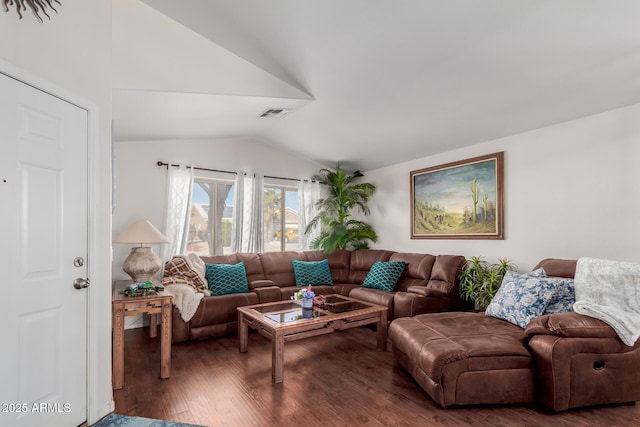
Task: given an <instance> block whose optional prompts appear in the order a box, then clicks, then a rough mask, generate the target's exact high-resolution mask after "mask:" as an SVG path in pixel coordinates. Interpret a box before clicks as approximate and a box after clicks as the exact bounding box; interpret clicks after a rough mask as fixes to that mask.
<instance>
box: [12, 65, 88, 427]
mask: <svg viewBox="0 0 640 427" xmlns="http://www.w3.org/2000/svg"><path fill="white" fill-rule="evenodd" d="M0 94H1V96H0V206H1V209H0V237H1V241H0V271H2V274H1V275H0V291H1V293H0V295H2V301H3V306H4V307H2V309H0V340H1V341H0V342H2V350H0V373H1V374H2V382H1V385H0V405H3V407H0V425H2V426H29V427H33V426H47V427H48V426H65V427H68V426H76V425H79V424H82V423H83V422H84V421H85V420H86V412H87V411H86V406H87V395H86V389H87V292H88V290H86V289H83V290H77V289H74V287H73V281H74V279H75V278H77V277H83V278H86V277H87V265H88V263H85V264H84V265H83V266H82V267H76V266H74V264H73V260H74V258H76V257H83V258H85V259H86V257H87V222H88V221H87V183H88V175H87V112H86V110H83V109H81V108H79V107H77V106H75V105H72V104H70V103H68V102H66V101H63V100H61V99H59V98H56V97H54V96H52V95H49V94H47V93H44V92H42V91H40V90H37V89H35V88H33V87H31V86H28V85H26V84H23V83H20V82H18V81H16V80H14V79H12V78H10V77H7V76H5V75H3V74H0Z"/></svg>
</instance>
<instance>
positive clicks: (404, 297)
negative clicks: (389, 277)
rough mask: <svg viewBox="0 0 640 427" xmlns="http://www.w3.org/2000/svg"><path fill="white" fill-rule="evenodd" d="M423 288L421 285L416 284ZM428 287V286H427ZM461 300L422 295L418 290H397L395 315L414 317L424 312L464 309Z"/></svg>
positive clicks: (394, 304) (396, 316)
mask: <svg viewBox="0 0 640 427" xmlns="http://www.w3.org/2000/svg"><path fill="white" fill-rule="evenodd" d="M416 287H417V288H421V286H416ZM425 289H426V288H425ZM462 309H463V307H462V304H461V302H460V300H456V299H453V298H445V297H439V298H434V297H433V296H426V295H421V294H419V293H416V292H396V294H395V295H394V297H393V317H394V319H397V318H398V317H412V316H415V315H418V314H423V313H439V312H442V311H457V310H462Z"/></svg>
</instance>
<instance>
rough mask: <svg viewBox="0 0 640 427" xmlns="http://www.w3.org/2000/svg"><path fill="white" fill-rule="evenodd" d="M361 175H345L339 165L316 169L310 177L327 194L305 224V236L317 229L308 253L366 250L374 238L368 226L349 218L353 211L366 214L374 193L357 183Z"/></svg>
mask: <svg viewBox="0 0 640 427" xmlns="http://www.w3.org/2000/svg"><path fill="white" fill-rule="evenodd" d="M363 176H364V174H363V173H362V172H360V171H359V170H356V171H354V172H351V173H349V172H347V171H345V170H343V169H342V162H338V163H337V164H336V170H330V169H320V171H319V172H318V173H317V174H315V175H313V176H312V177H311V179H312V180H314V181H318V182H319V183H320V184H321V185H322V186H324V187H326V189H327V190H328V192H327V193H328V195H327V197H325V198H321V199H319V200H318V201H317V202H316V208H317V209H318V214H317V215H316V216H315V217H314V218H313V219H312V220H311V221H310V222H309V224H308V225H307V227H306V229H305V234H307V235H309V234H310V233H311V231H312V230H313V229H314V228H315V227H320V233H319V235H318V237H316V238H315V239H313V240H312V241H311V245H310V246H311V248H312V249H322V250H323V251H325V252H326V253H331V252H333V251H335V250H336V249H348V250H353V249H366V248H368V247H369V242H375V241H376V240H377V239H378V235H377V234H376V232H375V231H374V230H373V228H372V227H371V225H369V224H368V223H366V222H364V221H361V220H357V219H354V218H352V216H351V215H352V213H354V211H356V212H357V211H359V212H361V213H362V214H363V215H365V216H366V215H368V214H369V208H368V207H367V202H368V201H369V199H370V198H371V196H372V195H373V193H374V192H375V190H376V187H375V185H373V184H371V183H366V182H358V180H359V179H360V178H362V177H363Z"/></svg>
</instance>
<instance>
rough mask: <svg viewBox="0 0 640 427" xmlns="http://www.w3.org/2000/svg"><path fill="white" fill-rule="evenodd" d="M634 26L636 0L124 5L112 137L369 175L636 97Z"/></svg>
mask: <svg viewBox="0 0 640 427" xmlns="http://www.w3.org/2000/svg"><path fill="white" fill-rule="evenodd" d="M639 23H640V2H639V1H637V0H616V1H615V2H612V1H610V0H563V1H557V0H536V1H533V0H522V1H512V0H481V1H477V0H446V1H443V0H397V1H389V0H322V1H318V0H269V1H264V0H215V1H211V0H180V1H175V0H143V1H142V2H138V1H137V0H136V1H131V0H114V16H113V25H114V47H113V58H114V103H113V110H114V122H115V139H116V140H125V141H126V140H145V139H184V138H229V137H255V138H259V139H263V140H265V142H267V143H269V144H272V145H274V146H278V147H282V148H283V149H286V150H290V151H292V152H295V153H297V154H299V155H300V156H303V157H306V158H309V159H312V160H316V161H319V162H322V163H324V164H327V165H332V164H334V162H335V161H337V160H344V161H346V162H348V164H350V165H352V166H354V167H358V168H361V169H364V170H368V169H374V168H378V167H383V166H386V165H390V164H395V163H400V162H403V161H407V160H410V159H415V158H418V157H425V156H429V155H432V154H436V153H440V152H444V151H448V150H452V149H455V148H460V147H464V146H467V145H472V144H477V143H480V142H483V141H488V140H493V139H497V138H501V137H504V136H508V135H513V134H516V133H521V132H525V131H528V130H532V129H536V128H540V127H543V126H547V125H551V124H555V123H560V122H564V121H568V120H572V119H576V118H579V117H584V116H587V115H591V114H595V113H599V112H603V111H607V110H611V109H615V108H618V107H623V106H626V105H630V104H634V103H638V102H640V24H639ZM269 108H288V109H290V111H289V113H288V114H286V115H283V116H276V117H270V118H259V117H258V116H259V115H260V114H261V113H262V112H264V111H265V110H267V109H269Z"/></svg>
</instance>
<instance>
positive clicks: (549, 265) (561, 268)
mask: <svg viewBox="0 0 640 427" xmlns="http://www.w3.org/2000/svg"><path fill="white" fill-rule="evenodd" d="M577 263H578V261H577V260H575V259H559V258H545V259H543V260H542V261H540V262H539V263H538V265H536V266H535V267H534V268H533V269H534V270H537V269H538V268H544V272H545V273H547V276H552V277H567V278H569V279H573V277H574V276H575V275H576V265H577Z"/></svg>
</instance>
